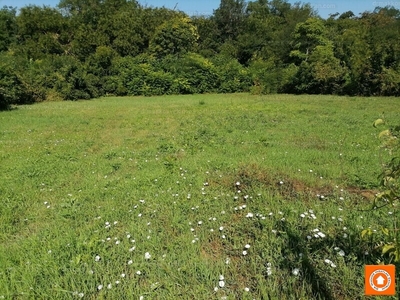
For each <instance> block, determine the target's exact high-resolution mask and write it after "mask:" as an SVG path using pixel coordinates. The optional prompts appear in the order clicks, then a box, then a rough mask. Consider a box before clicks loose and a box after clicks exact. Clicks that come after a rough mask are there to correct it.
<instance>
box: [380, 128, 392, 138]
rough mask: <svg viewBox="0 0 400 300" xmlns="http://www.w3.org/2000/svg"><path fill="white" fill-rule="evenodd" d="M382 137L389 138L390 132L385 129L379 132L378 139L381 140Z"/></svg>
mask: <svg viewBox="0 0 400 300" xmlns="http://www.w3.org/2000/svg"><path fill="white" fill-rule="evenodd" d="M383 136H390V130H389V129H386V130H384V131H381V133H379V138H381V137H383Z"/></svg>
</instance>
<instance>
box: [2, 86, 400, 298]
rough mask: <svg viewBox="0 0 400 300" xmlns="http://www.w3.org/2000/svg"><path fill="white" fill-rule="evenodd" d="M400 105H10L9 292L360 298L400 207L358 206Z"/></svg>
mask: <svg viewBox="0 0 400 300" xmlns="http://www.w3.org/2000/svg"><path fill="white" fill-rule="evenodd" d="M399 104H400V103H399V99H396V98H355V97H353V98H352V97H336V96H291V95H270V96H251V95H247V94H234V95H194V96H193V95H192V96H163V97H152V98H145V97H137V98H101V99H96V100H92V101H78V102H52V103H41V104H36V105H31V106H20V107H18V109H16V110H14V111H9V112H1V113H0V171H1V173H0V195H1V200H2V203H1V206H0V224H1V225H0V226H1V231H0V297H1V298H4V299H74V298H76V299H79V298H80V296H82V295H83V299H139V297H140V296H143V297H144V299H221V298H223V297H226V299H363V298H364V296H363V292H364V289H363V281H364V279H363V271H364V269H363V268H364V265H365V264H376V263H378V262H379V261H381V262H385V263H388V262H390V260H389V258H388V257H385V256H381V255H380V249H379V248H376V245H377V243H378V242H379V241H381V240H382V235H381V234H380V227H381V226H388V227H390V226H392V219H393V218H395V217H396V216H395V214H396V212H397V210H394V208H393V207H386V208H384V209H381V210H378V211H372V212H367V211H362V210H366V209H369V208H370V207H371V200H367V199H365V196H368V195H373V193H375V192H376V191H377V189H378V180H377V175H378V174H379V172H380V170H381V165H382V163H383V162H385V161H386V160H387V159H388V154H387V153H385V152H383V151H379V150H378V149H379V140H378V139H377V134H378V132H377V130H376V129H375V128H373V127H372V122H373V121H374V120H375V119H377V118H379V117H380V116H381V114H382V113H383V112H384V114H385V118H386V119H388V120H392V121H393V122H396V121H398V119H399V118H398V116H399V115H400V105H399ZM237 182H239V183H240V185H236V183H237ZM238 190H240V193H239V192H238ZM318 195H319V196H318ZM321 196H323V198H322V197H321ZM141 200H144V201H141ZM393 211H394V212H395V213H393V214H390V213H389V212H393ZM302 214H303V215H302ZM312 216H314V217H312ZM397 217H399V216H397ZM367 227H371V228H372V229H374V230H376V233H375V234H374V235H373V236H372V237H371V239H370V240H363V239H361V236H360V232H361V230H362V229H363V228H367ZM220 229H221V230H220ZM317 230H319V232H321V233H320V235H321V236H322V237H321V236H320V237H319V238H317V237H315V236H314V235H317V232H318V231H317ZM307 236H309V237H307ZM133 240H134V241H133ZM247 244H249V245H250V248H249V249H248V250H247V252H248V253H247V255H243V251H244V250H245V245H247ZM336 247H337V248H336ZM338 248H340V249H338ZM340 250H343V251H344V254H345V255H344V256H341V255H339V254H338V253H339V251H340ZM146 252H149V253H150V255H151V258H150V259H145V253H146ZM96 256H99V257H100V261H96ZM327 259H328V260H330V261H332V263H329V262H328V263H327V262H325V260H327ZM332 264H333V266H332ZM297 269H298V272H299V274H298V275H297V276H296V275H294V274H293V272H294V273H296V271H297ZM138 271H140V274H139V272H138ZM122 274H124V275H123V276H121V275H122ZM220 275H223V276H224V283H225V285H224V287H223V288H218V289H215V288H216V287H219V276H220ZM109 284H111V286H109V287H110V288H108V285H109ZM100 285H102V289H100V290H99V289H98V287H99V286H100ZM245 288H248V289H249V291H246V290H245ZM80 293H82V294H80Z"/></svg>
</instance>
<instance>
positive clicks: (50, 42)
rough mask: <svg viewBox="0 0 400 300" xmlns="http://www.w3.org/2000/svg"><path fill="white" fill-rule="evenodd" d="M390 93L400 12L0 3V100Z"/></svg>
mask: <svg viewBox="0 0 400 300" xmlns="http://www.w3.org/2000/svg"><path fill="white" fill-rule="evenodd" d="M242 91H251V92H253V93H276V92H283V93H312V94H321V93H322V94H347V95H365V96H370V95H385V96H390V95H391V96H399V94H400V11H399V10H397V9H396V8H394V7H389V6H388V7H377V8H376V9H375V10H374V11H372V12H365V13H362V14H360V15H359V16H355V15H354V13H353V12H351V11H348V12H344V13H342V14H339V13H336V14H332V15H330V17H329V18H328V19H326V20H324V19H322V18H320V17H319V16H318V14H317V13H316V12H315V11H314V10H313V8H312V7H311V5H310V4H307V3H300V2H298V3H296V4H290V3H289V2H288V1H287V0H253V1H248V2H246V1H243V0H221V3H220V5H219V7H218V8H217V9H216V10H215V11H214V13H213V14H212V15H211V16H192V17H191V16H188V15H186V14H185V13H184V12H181V11H176V10H170V9H167V8H164V7H163V8H154V7H147V6H142V5H140V4H139V2H137V1H135V0H61V2H60V3H59V5H58V6H57V7H48V6H35V5H28V6H25V7H22V8H21V9H20V10H19V11H17V9H16V8H14V7H3V8H2V9H0V108H5V107H7V106H8V105H10V104H18V103H29V102H35V101H42V100H46V99H69V100H74V99H89V98H92V97H98V96H102V95H108V94H112V95H155V94H172V93H175V94H180V93H204V92H242Z"/></svg>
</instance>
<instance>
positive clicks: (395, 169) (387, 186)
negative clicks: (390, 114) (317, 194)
mask: <svg viewBox="0 0 400 300" xmlns="http://www.w3.org/2000/svg"><path fill="white" fill-rule="evenodd" d="M384 124H385V121H384V120H383V119H377V120H376V121H375V122H374V124H373V126H374V127H378V126H381V125H384ZM399 137H400V126H394V127H393V126H392V127H389V128H386V129H385V130H383V131H381V132H380V134H379V138H380V139H381V140H382V145H381V148H382V149H384V150H385V151H387V152H388V153H389V155H390V156H391V159H390V161H389V162H388V163H385V164H383V170H382V172H381V174H380V175H379V179H380V187H381V190H382V191H381V192H380V193H378V194H377V195H376V197H375V200H374V206H373V207H374V209H377V208H382V207H385V206H390V207H393V210H394V211H393V212H392V214H394V215H395V216H396V213H397V212H398V205H399V200H400V143H399ZM379 203H383V204H379ZM382 232H383V233H384V236H386V237H387V238H386V241H385V242H384V244H383V246H382V254H389V256H390V257H393V258H394V262H395V263H399V262H400V228H399V224H398V218H396V217H394V218H393V228H392V229H389V228H382ZM365 235H368V236H371V235H372V230H371V229H365V230H363V232H362V236H363V237H364V236H365Z"/></svg>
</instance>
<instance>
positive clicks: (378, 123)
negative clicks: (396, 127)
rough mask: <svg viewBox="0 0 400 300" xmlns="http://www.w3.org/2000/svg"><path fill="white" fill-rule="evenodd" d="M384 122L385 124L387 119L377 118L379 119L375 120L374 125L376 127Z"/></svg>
mask: <svg viewBox="0 0 400 300" xmlns="http://www.w3.org/2000/svg"><path fill="white" fill-rule="evenodd" d="M382 124H385V121H383V120H382V119H377V120H375V122H374V123H373V124H372V125H373V126H374V127H375V128H376V127H378V126H379V125H382Z"/></svg>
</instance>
